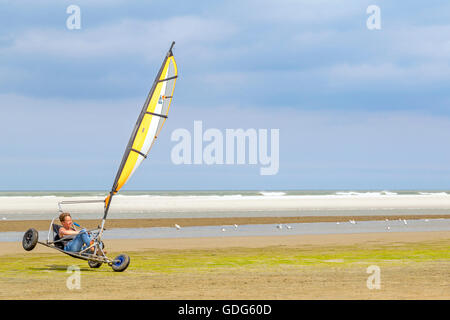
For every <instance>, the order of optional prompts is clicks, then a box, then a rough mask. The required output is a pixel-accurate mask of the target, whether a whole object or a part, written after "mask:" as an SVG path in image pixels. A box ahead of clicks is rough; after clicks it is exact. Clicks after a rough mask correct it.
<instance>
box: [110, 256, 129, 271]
mask: <svg viewBox="0 0 450 320" xmlns="http://www.w3.org/2000/svg"><path fill="white" fill-rule="evenodd" d="M129 264H130V257H129V256H128V255H126V254H120V255H118V256H117V257H115V258H114V262H113V263H112V265H111V267H112V268H113V270H114V271H117V272H122V271H124V270H125V269H126V268H128V265H129Z"/></svg>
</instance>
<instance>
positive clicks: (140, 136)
mask: <svg viewBox="0 0 450 320" xmlns="http://www.w3.org/2000/svg"><path fill="white" fill-rule="evenodd" d="M174 44H175V43H174V42H173V43H172V46H171V47H170V50H169V52H168V53H167V55H166V57H165V59H164V61H163V64H162V66H161V68H160V70H159V72H158V75H157V77H156V79H155V82H154V83H153V86H152V89H151V90H150V93H149V95H148V97H147V100H146V101H145V104H144V107H143V108H142V111H141V114H140V115H139V118H138V120H137V122H136V126H135V128H134V130H133V133H132V135H131V138H130V141H129V142H128V146H127V149H126V150H125V153H124V156H123V158H122V163H121V165H120V168H119V170H118V172H117V175H116V179H115V181H114V185H113V188H112V190H111V192H110V194H109V195H108V197H107V198H106V199H105V217H106V214H107V211H108V208H109V205H110V202H111V198H112V196H113V195H114V194H116V193H117V192H118V191H119V190H120V189H121V188H122V187H123V186H124V184H125V183H126V182H127V181H128V180H129V179H130V177H131V176H132V175H133V173H134V172H135V171H136V169H137V168H138V167H139V166H140V164H141V163H142V161H143V160H144V159H145V158H147V155H148V153H149V152H150V149H151V148H152V146H153V144H154V143H155V140H156V138H157V137H158V135H159V133H160V131H161V128H162V127H163V125H164V122H165V121H166V119H167V115H168V113H169V108H170V104H171V102H172V97H173V92H174V89H175V82H176V80H177V77H178V70H177V64H176V62H175V58H174V57H173V53H172V48H173V45H174Z"/></svg>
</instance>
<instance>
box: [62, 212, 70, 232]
mask: <svg viewBox="0 0 450 320" xmlns="http://www.w3.org/2000/svg"><path fill="white" fill-rule="evenodd" d="M59 221H61V224H62V225H63V226H64V228H66V229H68V228H70V227H71V226H72V217H71V216H70V213H68V212H63V213H61V214H60V215H59Z"/></svg>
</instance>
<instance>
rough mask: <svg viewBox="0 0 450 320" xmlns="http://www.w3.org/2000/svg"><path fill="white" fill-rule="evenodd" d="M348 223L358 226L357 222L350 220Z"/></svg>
mask: <svg viewBox="0 0 450 320" xmlns="http://www.w3.org/2000/svg"><path fill="white" fill-rule="evenodd" d="M348 222H350V223H351V224H356V221H355V220H348Z"/></svg>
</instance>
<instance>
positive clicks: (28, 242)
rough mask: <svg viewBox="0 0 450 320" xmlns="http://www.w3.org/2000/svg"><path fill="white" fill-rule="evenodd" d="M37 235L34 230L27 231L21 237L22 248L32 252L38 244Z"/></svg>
mask: <svg viewBox="0 0 450 320" xmlns="http://www.w3.org/2000/svg"><path fill="white" fill-rule="evenodd" d="M38 238H39V233H38V232H37V230H36V229H33V228H31V229H28V230H27V232H25V234H24V235H23V239H22V247H23V248H24V249H25V250H27V251H30V250H33V249H34V247H36V244H37V242H38Z"/></svg>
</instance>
